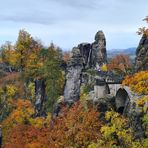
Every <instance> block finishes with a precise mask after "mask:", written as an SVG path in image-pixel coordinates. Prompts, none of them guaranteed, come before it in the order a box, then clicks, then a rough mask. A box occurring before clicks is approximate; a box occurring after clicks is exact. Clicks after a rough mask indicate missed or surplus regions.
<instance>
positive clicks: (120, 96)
mask: <svg viewBox="0 0 148 148" xmlns="http://www.w3.org/2000/svg"><path fill="white" fill-rule="evenodd" d="M129 99H130V98H129V95H128V93H127V91H126V90H125V89H124V88H119V89H118V91H117V93H116V96H115V105H116V110H117V112H118V113H120V114H123V113H124V109H125V107H126V105H127V103H128V102H129Z"/></svg>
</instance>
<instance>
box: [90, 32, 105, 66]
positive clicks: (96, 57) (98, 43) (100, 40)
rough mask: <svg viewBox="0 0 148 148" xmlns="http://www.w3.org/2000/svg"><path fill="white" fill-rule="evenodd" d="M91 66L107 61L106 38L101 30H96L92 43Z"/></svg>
mask: <svg viewBox="0 0 148 148" xmlns="http://www.w3.org/2000/svg"><path fill="white" fill-rule="evenodd" d="M91 60H92V61H93V66H94V67H97V66H100V65H102V64H103V63H106V62H107V53H106V39H105V35H104V33H103V32H102V31H98V32H97V33H96V35H95V42H94V43H92V59H91Z"/></svg>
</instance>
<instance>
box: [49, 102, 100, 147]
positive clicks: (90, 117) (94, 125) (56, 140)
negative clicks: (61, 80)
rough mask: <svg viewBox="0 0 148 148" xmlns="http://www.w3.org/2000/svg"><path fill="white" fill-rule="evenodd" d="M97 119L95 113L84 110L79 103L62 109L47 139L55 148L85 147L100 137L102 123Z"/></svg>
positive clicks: (91, 110)
mask: <svg viewBox="0 0 148 148" xmlns="http://www.w3.org/2000/svg"><path fill="white" fill-rule="evenodd" d="M98 117H99V113H98V112H97V111H95V110H94V109H92V108H90V109H86V108H85V107H84V106H83V105H82V104H80V103H79V102H77V103H75V104H74V105H73V106H72V107H71V108H63V109H62V111H61V114H60V115H59V117H58V118H57V119H55V121H54V122H53V123H54V125H53V128H52V130H51V136H50V137H49V139H50V141H51V143H53V144H54V145H55V146H57V147H87V146H88V145H89V144H90V143H91V142H96V140H97V139H99V138H100V137H101V134H100V128H101V126H102V123H101V122H100V121H99V119H98Z"/></svg>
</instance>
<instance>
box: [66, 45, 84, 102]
mask: <svg viewBox="0 0 148 148" xmlns="http://www.w3.org/2000/svg"><path fill="white" fill-rule="evenodd" d="M82 69H83V58H82V56H81V54H80V50H79V49H78V48H76V47H74V48H73V50H72V57H71V60H70V61H69V62H68V64H67V71H66V84H65V90H64V99H65V101H66V102H68V101H76V100H78V99H79V95H80V85H81V74H82Z"/></svg>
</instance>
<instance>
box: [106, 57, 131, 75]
mask: <svg viewBox="0 0 148 148" xmlns="http://www.w3.org/2000/svg"><path fill="white" fill-rule="evenodd" d="M131 68H132V67H131V62H130V59H129V56H127V55H124V54H119V55H116V56H115V57H113V58H112V59H111V61H110V62H109V63H108V65H107V69H108V70H109V71H115V72H116V73H118V74H123V75H126V74H128V73H129V72H130V70H131Z"/></svg>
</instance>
